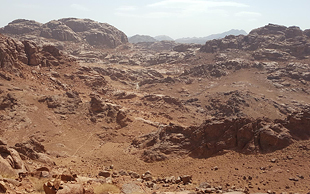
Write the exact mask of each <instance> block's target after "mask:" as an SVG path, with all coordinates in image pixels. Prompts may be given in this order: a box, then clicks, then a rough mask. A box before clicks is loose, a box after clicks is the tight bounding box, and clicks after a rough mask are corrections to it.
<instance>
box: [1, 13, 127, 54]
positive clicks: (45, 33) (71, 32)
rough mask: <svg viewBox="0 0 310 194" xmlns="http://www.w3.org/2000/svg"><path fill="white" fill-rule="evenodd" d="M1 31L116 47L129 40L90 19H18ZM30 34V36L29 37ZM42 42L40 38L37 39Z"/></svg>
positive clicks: (121, 33)
mask: <svg viewBox="0 0 310 194" xmlns="http://www.w3.org/2000/svg"><path fill="white" fill-rule="evenodd" d="M0 33H3V34H7V35H13V36H16V37H22V38H24V39H28V38H30V37H33V36H36V37H44V38H46V40H44V41H47V42H48V39H55V40H58V41H72V42H77V43H78V42H83V40H85V41H86V43H88V44H89V45H91V46H98V47H102V48H115V47H117V46H119V45H122V44H125V43H127V42H128V39H127V36H126V35H125V34H124V33H123V32H121V31H119V30H118V29H116V28H115V27H113V26H111V25H109V24H107V23H100V22H96V21H93V20H90V19H78V18H63V19H59V20H52V21H50V22H48V23H46V24H41V23H38V22H36V21H32V20H25V19H18V20H14V21H12V22H10V23H9V24H8V25H7V26H5V27H4V28H3V29H1V30H0ZM29 35H30V37H29ZM35 40H37V41H38V42H41V40H40V39H35Z"/></svg>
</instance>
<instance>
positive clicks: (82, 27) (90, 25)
mask: <svg viewBox="0 0 310 194" xmlns="http://www.w3.org/2000/svg"><path fill="white" fill-rule="evenodd" d="M59 21H61V22H63V23H64V24H65V25H67V26H68V27H69V28H71V29H72V30H73V31H74V32H76V33H77V34H78V35H79V36H80V37H81V38H83V39H86V41H87V42H88V43H89V44H90V45H93V46H107V47H109V48H115V47H117V46H119V45H121V44H124V43H127V42H128V39H127V36H126V35H125V34H124V33H123V32H121V31H119V30H118V29H116V28H115V27H113V26H111V25H109V24H107V23H100V22H95V21H93V20H90V19H78V18H64V19H60V20H59Z"/></svg>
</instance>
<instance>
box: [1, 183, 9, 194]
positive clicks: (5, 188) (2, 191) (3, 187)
mask: <svg viewBox="0 0 310 194" xmlns="http://www.w3.org/2000/svg"><path fill="white" fill-rule="evenodd" d="M6 190H7V186H6V185H5V183H4V182H3V181H0V192H1V193H6Z"/></svg>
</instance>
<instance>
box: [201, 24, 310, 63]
mask: <svg viewBox="0 0 310 194" xmlns="http://www.w3.org/2000/svg"><path fill="white" fill-rule="evenodd" d="M308 32H309V30H305V31H302V30H301V29H300V28H299V27H296V26H292V27H286V26H280V25H275V24H268V25H266V26H264V27H261V28H258V29H254V30H252V31H251V32H250V33H249V34H248V35H247V36H244V35H239V36H226V37H225V38H224V39H219V40H212V41H208V42H206V44H205V45H204V46H203V47H201V49H200V50H201V51H202V52H211V53H214V52H218V51H223V50H226V49H238V50H244V51H254V52H252V56H253V58H254V59H256V60H258V59H268V60H276V61H287V60H290V59H294V58H296V57H297V58H303V57H305V56H308V55H309V54H310V41H309V33H308Z"/></svg>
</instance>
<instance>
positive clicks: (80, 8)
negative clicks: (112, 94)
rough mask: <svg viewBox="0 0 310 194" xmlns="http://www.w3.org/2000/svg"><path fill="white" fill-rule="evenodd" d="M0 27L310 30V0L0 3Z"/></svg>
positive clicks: (182, 32)
mask: <svg viewBox="0 0 310 194" xmlns="http://www.w3.org/2000/svg"><path fill="white" fill-rule="evenodd" d="M0 4H1V7H0V13H1V18H0V27H3V26H5V25H7V24H8V23H9V22H10V21H12V20H14V19H20V18H25V19H31V20H36V21H38V22H41V23H46V22H48V21H50V20H53V19H60V18H64V17H77V18H89V19H93V20H95V21H99V22H106V23H109V24H111V25H113V26H115V27H117V28H118V29H120V30H122V31H123V32H125V33H126V34H127V35H128V36H132V35H135V34H145V35H151V36H156V35H162V34H164V35H168V36H171V37H172V38H181V37H194V36H196V37H202V36H207V35H210V34H214V33H221V32H224V31H228V30H230V29H244V30H245V31H247V32H249V31H250V30H252V29H254V28H257V27H261V26H264V25H266V24H268V23H276V24H281V25H285V26H292V25H295V26H299V27H300V28H301V29H308V28H310V16H309V10H310V0H223V1H220V0H213V1H212V0H210V1H208V0H118V1H116V0H115V1H113V0H109V1H107V0H102V1H95V0H88V1H85V0H83V1H82V0H78V1H73V0H49V1H45V0H27V1H25V0H0Z"/></svg>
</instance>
